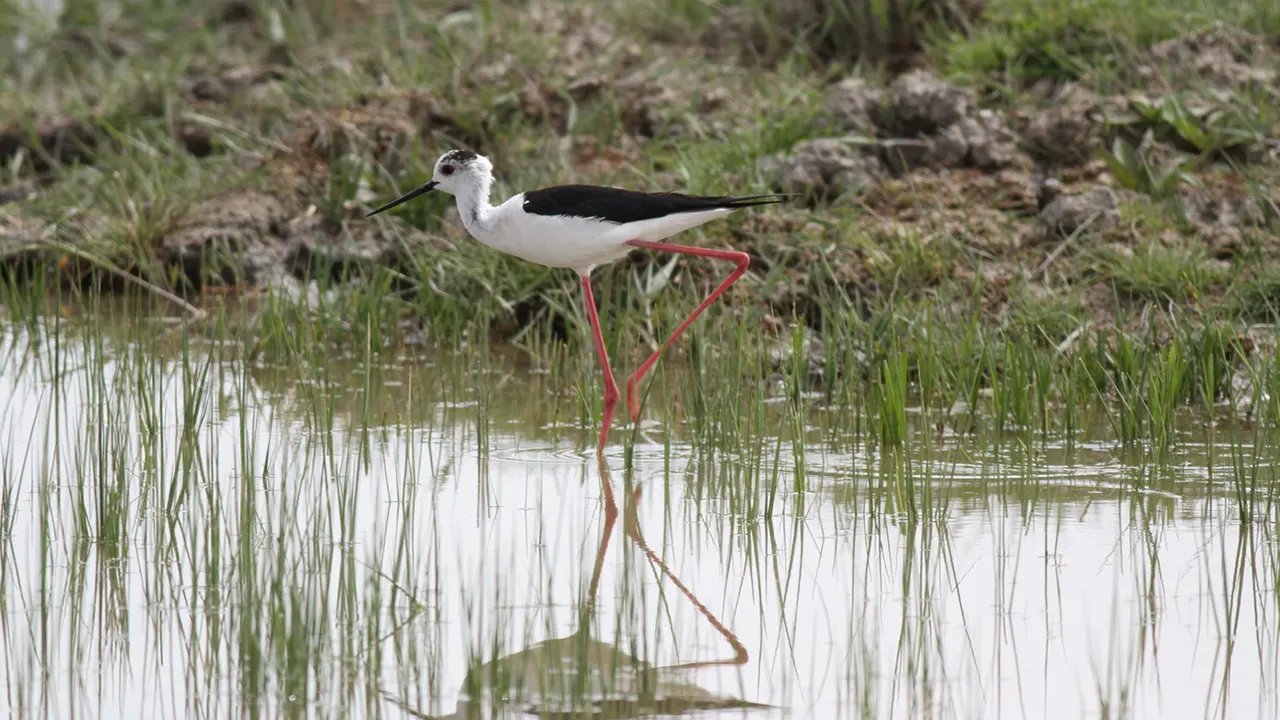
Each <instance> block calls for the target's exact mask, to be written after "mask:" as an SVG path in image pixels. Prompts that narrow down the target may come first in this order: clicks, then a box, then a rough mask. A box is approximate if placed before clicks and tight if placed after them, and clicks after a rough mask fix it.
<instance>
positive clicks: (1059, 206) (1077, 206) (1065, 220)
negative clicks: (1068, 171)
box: [1040, 187, 1120, 236]
mask: <svg viewBox="0 0 1280 720" xmlns="http://www.w3.org/2000/svg"><path fill="white" fill-rule="evenodd" d="M1040 220H1041V221H1042V222H1043V223H1044V224H1045V225H1046V226H1047V227H1048V228H1049V230H1050V231H1052V232H1056V233H1058V234H1060V235H1063V236H1068V235H1072V234H1074V233H1076V232H1078V231H1081V230H1087V231H1088V232H1089V233H1097V232H1102V231H1104V230H1108V229H1110V228H1112V227H1115V226H1116V224H1117V223H1119V222H1120V212H1119V210H1117V208H1116V196H1115V193H1113V192H1111V190H1109V189H1107V188H1103V187H1099V188H1094V189H1092V190H1088V191H1086V192H1083V193H1080V194H1078V195H1059V196H1058V197H1056V198H1054V200H1053V201H1051V202H1050V203H1049V204H1048V205H1046V206H1045V207H1044V209H1043V210H1041V211H1040Z"/></svg>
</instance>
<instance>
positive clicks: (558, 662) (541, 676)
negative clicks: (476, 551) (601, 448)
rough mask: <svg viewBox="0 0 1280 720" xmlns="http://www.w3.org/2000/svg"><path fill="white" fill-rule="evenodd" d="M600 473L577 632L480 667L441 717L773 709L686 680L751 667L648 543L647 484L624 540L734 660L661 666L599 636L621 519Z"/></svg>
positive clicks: (471, 719) (603, 470)
mask: <svg viewBox="0 0 1280 720" xmlns="http://www.w3.org/2000/svg"><path fill="white" fill-rule="evenodd" d="M598 471H599V473H600V486H601V494H602V499H603V502H604V506H605V517H604V527H603V530H602V532H601V536H600V544H599V547H598V549H597V550H596V557H595V564H594V566H593V568H592V571H591V581H590V584H589V585H588V587H587V597H586V599H585V602H583V604H582V607H581V610H580V612H579V616H578V629H577V631H576V632H574V633H573V634H572V635H569V636H567V637H560V638H552V639H550V640H545V641H543V642H540V643H537V644H536V645H532V646H530V647H528V648H525V649H524V650H521V651H519V652H516V653H512V654H510V655H506V656H503V657H500V658H498V659H497V660H493V661H491V662H488V663H485V664H483V665H479V666H476V667H473V668H472V669H471V671H470V672H468V673H467V676H466V679H465V680H464V681H463V693H462V697H461V698H460V699H459V701H458V706H457V709H456V710H455V711H454V713H453V714H451V715H445V716H438V720H444V718H457V719H459V720H462V719H464V718H465V719H466V720H479V719H480V718H500V717H508V716H511V715H514V714H522V713H527V714H531V715H536V716H539V717H544V718H564V719H565V720H568V719H570V718H572V719H573V720H587V719H591V720H597V719H598V720H612V719H618V720H620V719H621V718H635V717H642V716H653V715H679V714H683V713H690V712H695V711H701V710H717V709H719V710H727V709H751V708H767V707H769V706H767V705H761V704H757V703H753V702H749V701H747V700H744V699H741V698H735V697H730V696H722V695H716V694H714V693H712V692H710V691H708V690H706V689H704V688H701V687H699V686H697V685H695V684H693V683H690V682H687V681H686V680H683V679H682V676H683V675H685V674H686V672H687V671H690V670H695V669H699V668H709V667H717V666H735V665H737V666H741V665H745V664H746V663H747V660H748V655H747V649H746V648H745V647H743V645H742V643H741V642H740V641H739V640H738V638H737V636H735V635H734V634H733V632H732V631H731V630H730V629H729V628H727V627H725V625H724V623H722V622H720V620H719V618H717V617H716V616H715V615H714V614H713V613H712V612H711V611H710V610H709V609H707V607H706V605H704V604H703V603H702V602H701V601H700V600H698V598H697V597H695V596H694V594H693V592H692V591H690V590H689V588H688V586H686V585H685V584H684V583H683V582H681V580H680V578H678V577H676V576H675V574H674V573H673V572H672V571H671V569H670V568H669V567H667V564H666V563H665V562H663V560H662V558H661V557H659V556H658V554H657V553H656V552H654V551H653V550H652V549H651V548H650V547H649V545H648V544H647V543H646V542H645V539H644V535H643V534H642V533H641V531H640V523H639V517H638V513H637V505H638V503H639V500H640V494H641V486H640V485H636V486H635V488H634V489H633V490H632V491H631V494H630V497H629V498H628V499H627V501H626V502H625V504H624V507H623V534H625V535H626V537H627V539H628V540H630V541H631V542H633V543H635V545H636V546H637V547H638V548H640V550H641V551H642V552H643V553H644V554H645V557H646V558H648V560H649V562H650V563H651V564H652V565H653V566H654V567H655V568H657V570H658V571H659V572H660V573H661V574H662V576H663V577H664V578H666V579H667V580H669V581H670V582H671V583H672V584H673V585H675V586H676V588H677V589H679V591H680V593H681V595H683V596H684V597H685V599H687V600H688V601H689V602H690V603H692V605H693V607H694V608H696V609H697V611H698V613H699V614H700V615H701V616H702V617H703V619H705V620H706V621H707V622H708V623H710V625H711V626H712V627H713V628H715V630H716V632H717V633H719V634H720V636H721V637H723V638H724V640H725V641H726V642H727V643H728V645H729V647H730V649H731V650H732V655H731V656H729V657H726V658H723V659H718V660H700V661H696V662H688V663H681V664H678V665H669V666H664V667H655V666H653V665H652V664H650V663H648V662H646V661H644V660H641V659H640V658H638V657H636V656H635V655H632V654H631V653H628V652H627V651H625V650H623V649H621V648H619V647H617V646H616V645H611V644H609V643H606V642H602V641H600V640H597V639H595V638H593V637H591V635H590V626H591V617H592V615H593V614H594V612H595V609H596V595H597V592H598V591H599V586H600V575H601V571H602V569H603V567H604V560H605V555H606V553H607V552H608V549H609V542H610V540H611V539H612V537H613V530H614V527H615V526H616V524H617V520H618V507H617V504H616V502H615V500H614V493H613V484H612V480H611V477H610V474H609V469H608V466H607V465H605V463H604V460H603V459H600V460H599V461H598ZM397 704H399V703H397ZM401 708H402V709H404V710H406V711H407V712H410V713H411V714H413V715H415V716H417V717H422V718H427V717H430V716H427V715H422V714H419V713H417V712H414V711H413V710H411V709H409V708H407V707H405V706H403V705H401Z"/></svg>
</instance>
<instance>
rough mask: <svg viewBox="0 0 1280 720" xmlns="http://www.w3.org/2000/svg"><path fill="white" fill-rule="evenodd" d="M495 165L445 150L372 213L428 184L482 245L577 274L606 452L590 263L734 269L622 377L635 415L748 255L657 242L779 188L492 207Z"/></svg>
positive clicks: (611, 393)
mask: <svg viewBox="0 0 1280 720" xmlns="http://www.w3.org/2000/svg"><path fill="white" fill-rule="evenodd" d="M492 186H493V164H492V163H490V162H489V159H488V158H486V157H484V156H483V155H477V154H476V153H473V152H471V151H469V150H452V151H450V152H447V153H445V154H444V155H442V156H440V159H439V160H437V161H436V166H435V171H434V172H433V173H432V176H431V180H430V181H429V182H427V183H425V184H423V185H420V186H419V187H417V188H415V189H413V190H410V191H409V192H407V193H405V194H404V195H401V196H400V197H398V198H396V199H395V200H392V201H391V202H389V203H387V204H386V205H383V206H382V207H380V208H378V209H377V210H374V211H373V212H371V213H369V215H376V214H378V213H380V212H382V211H383V210H390V209H391V208H393V207H395V206H397V205H399V204H401V203H403V202H406V201H409V200H412V199H413V198H416V197H418V196H419V195H424V194H426V193H428V192H430V191H432V190H436V189H439V190H443V191H444V192H447V193H450V194H451V195H453V196H454V197H455V198H456V199H457V201H458V212H459V213H460V214H461V216H462V224H463V225H465V226H466V228H467V232H469V233H471V235H472V237H474V238H475V239H476V240H479V241H480V242H481V243H484V244H485V245H488V246H489V247H491V248H493V249H495V250H498V251H501V252H504V253H508V254H511V255H515V256H516V257H519V258H523V259H525V260H528V261H530V262H535V263H538V264H540V265H547V266H550V267H557V268H569V269H570V270H573V271H574V272H576V273H578V277H579V278H580V279H581V282H582V293H583V297H584V300H585V302H586V308H587V319H588V320H589V321H590V322H591V332H592V336H593V339H594V341H595V346H596V352H597V353H598V354H599V356H600V365H601V372H602V374H603V375H604V416H603V418H602V419H601V428H600V440H599V444H598V449H599V450H600V451H603V450H604V445H605V441H606V440H607V439H608V437H609V428H610V426H611V425H612V422H613V411H614V407H615V406H616V405H617V402H618V384H617V382H615V381H614V379H613V370H612V369H611V367H610V365H609V355H608V353H607V352H606V351H605V347H604V336H603V335H602V334H601V332H600V318H599V317H598V316H597V314H596V302H595V297H594V295H593V294H592V292H591V270H592V269H593V268H595V267H596V266H597V265H602V264H604V263H610V262H614V261H616V260H620V259H622V258H623V257H625V256H626V255H627V254H628V253H630V252H631V251H632V250H635V249H636V248H645V249H647V250H655V251H660V252H673V253H683V254H686V255H701V256H703V257H710V258H716V259H718V260H728V261H730V262H733V263H734V264H735V265H736V266H737V267H736V268H735V269H734V271H733V272H732V273H730V274H729V277H727V278H725V279H724V281H723V282H721V283H720V285H719V286H718V287H716V289H715V290H713V291H711V294H710V295H708V296H707V297H706V298H705V299H704V300H703V301H702V302H701V303H700V304H699V305H698V307H697V308H695V309H694V311H693V312H692V313H690V314H689V317H688V318H686V319H685V321H684V322H682V323H680V325H679V327H677V328H676V330H675V332H673V333H671V336H670V337H669V338H667V341H666V342H665V343H663V344H662V346H661V347H660V348H658V349H657V350H656V351H654V353H653V354H652V355H650V356H649V357H648V359H646V360H645V361H644V362H643V363H641V364H640V367H639V368H637V369H636V371H635V372H633V373H632V374H631V375H630V376H629V377H628V378H627V411H628V413H629V414H630V416H631V420H632V422H634V421H635V420H637V419H638V418H639V417H640V404H639V401H638V399H637V396H636V386H637V383H639V382H640V380H641V379H643V378H644V376H645V374H646V373H648V372H649V370H650V369H652V368H653V365H654V363H656V362H657V361H658V358H659V357H661V355H662V352H663V350H665V349H666V348H667V347H670V346H671V344H672V343H674V342H675V341H676V340H677V339H679V337H680V336H681V335H682V334H683V333H684V331H685V329H686V328H688V327H689V325H690V324H692V323H693V321H694V320H696V319H697V318H698V316H699V315H701V314H702V312H703V311H704V310H706V309H707V307H709V306H710V305H711V303H713V302H715V299H716V298H718V297H720V295H721V294H723V293H724V291H725V290H727V289H729V286H730V285H732V284H733V283H734V282H736V281H737V280H738V278H740V277H742V275H743V273H745V272H746V271H747V266H748V265H749V264H750V259H749V258H748V256H747V254H746V253H744V252H739V251H737V250H714V249H711V248H700V247H691V246H687V245H674V244H671V243H664V242H660V241H661V240H664V239H666V238H669V237H671V236H672V235H675V234H676V233H679V232H682V231H684V230H688V229H690V228H693V227H697V226H698V225H701V224H703V223H706V222H710V221H711V220H715V219H716V218H719V217H723V216H724V215H727V214H729V213H730V212H732V211H734V210H737V209H739V208H744V207H751V206H753V205H765V204H768V203H776V202H781V201H782V200H783V199H784V196H780V195H747V196H740V197H733V196H727V195H725V196H697V195H681V194H679V193H645V192H635V191H632V190H620V189H618V188H610V187H597V186H593V185H561V186H557V187H549V188H544V189H542V190H531V191H529V192H523V193H519V194H517V195H514V196H512V197H511V198H509V199H508V200H507V201H506V202H504V203H502V204H501V205H498V206H496V207H494V206H493V205H491V204H490V203H489V191H490V188H491V187H492Z"/></svg>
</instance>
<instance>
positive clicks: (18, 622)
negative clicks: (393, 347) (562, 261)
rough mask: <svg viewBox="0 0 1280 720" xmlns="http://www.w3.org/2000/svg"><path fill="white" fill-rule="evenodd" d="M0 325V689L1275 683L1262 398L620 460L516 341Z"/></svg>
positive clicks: (880, 694)
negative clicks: (1028, 427)
mask: <svg viewBox="0 0 1280 720" xmlns="http://www.w3.org/2000/svg"><path fill="white" fill-rule="evenodd" d="M50 327H61V329H59V330H57V331H56V332H53V331H52V330H50V329H49V328H50ZM4 333H5V338H4V343H3V354H2V355H0V472H3V475H4V478H5V481H4V485H3V493H4V494H3V498H0V499H2V501H3V504H2V509H3V516H2V517H0V521H2V522H3V526H2V528H0V529H2V530H3V533H2V537H3V554H2V555H0V563H2V567H0V612H2V614H0V617H3V646H4V647H3V655H4V664H3V685H4V692H3V694H0V713H3V714H6V715H7V716H13V717H57V718H62V717H85V718H141V717H228V716H262V717H276V716H281V715H289V716H307V717H388V718H398V717H418V718H420V717H524V716H527V715H530V714H533V713H539V714H541V715H543V716H551V717H631V716H638V715H645V716H652V715H655V714H658V715H661V714H668V715H689V716H696V717H752V718H767V717H830V718H841V717H884V718H895V717H903V718H906V717H939V718H942V717H945V718H990V717H1033V718H1078V717H1198V716H1205V717H1224V718H1227V717H1229V718H1248V717H1259V718H1270V717H1275V716H1276V715H1277V713H1280V701H1277V696H1278V694H1277V691H1278V687H1277V676H1278V673H1280V670H1278V667H1277V666H1278V664H1280V663H1278V661H1277V657H1278V656H1280V652H1278V650H1280V648H1278V647H1277V631H1278V628H1280V624H1278V622H1277V621H1278V616H1277V565H1278V561H1277V557H1278V555H1280V550H1278V549H1277V544H1276V539H1275V531H1276V515H1275V513H1274V511H1273V510H1270V508H1272V507H1274V501H1273V496H1272V494H1271V493H1272V492H1273V490H1274V488H1275V487H1276V482H1275V477H1274V469H1273V464H1274V459H1275V447H1276V445H1275V444H1274V443H1273V442H1272V438H1271V436H1270V434H1268V433H1258V432H1255V431H1254V430H1255V429H1253V428H1250V427H1248V426H1247V425H1245V424H1243V423H1235V422H1231V423H1227V422H1222V421H1219V422H1217V423H1210V422H1209V421H1208V419H1206V418H1202V417H1195V416H1188V417H1186V418H1184V422H1183V424H1182V426H1181V429H1180V431H1179V434H1178V437H1177V442H1176V443H1175V444H1174V446H1173V449H1172V450H1170V451H1169V453H1168V454H1167V455H1165V456H1163V457H1158V458H1155V457H1154V456H1153V455H1152V453H1150V452H1144V451H1143V449H1142V448H1136V449H1135V448H1126V447H1124V446H1122V445H1121V444H1120V443H1118V442H1116V441H1114V440H1112V439H1110V438H1108V437H1107V434H1106V432H1104V431H1101V430H1093V431H1089V432H1084V433H1081V434H1079V435H1078V436H1074V437H1043V436H1040V435H1010V436H1008V437H1006V438H1003V439H1001V440H1000V441H999V442H992V439H991V435H990V433H979V434H973V433H966V432H952V431H950V430H948V429H947V428H945V427H944V428H943V431H942V432H929V431H921V432H916V433H914V435H913V438H914V439H913V440H912V441H911V442H909V443H908V444H907V445H906V446H905V447H903V448H901V449H899V450H896V451H885V450H882V449H880V448H878V447H877V446H876V444H875V443H871V442H851V441H850V440H849V439H848V438H835V437H830V436H824V435H828V434H827V431H819V430H817V429H815V428H817V427H823V424H822V423H820V422H817V421H816V420H815V421H814V422H813V423H812V425H811V426H809V427H808V428H807V429H806V430H805V431H803V432H802V433H800V436H799V440H800V441H799V442H797V437H796V436H795V434H793V433H788V435H787V437H786V438H785V439H784V438H780V437H774V436H770V435H768V434H765V435H761V436H757V437H752V438H751V439H750V441H751V442H750V444H749V446H744V447H739V448H709V447H700V446H698V445H695V444H693V443H690V442H689V441H688V440H686V439H684V438H686V437H687V436H688V433H685V432H683V431H682V427H681V426H680V424H679V423H677V422H676V420H671V423H672V424H673V425H674V427H671V428H667V427H666V422H665V418H666V417H668V414H667V413H665V412H661V411H657V410H654V411H651V412H650V413H649V415H650V417H649V418H648V419H647V421H646V423H645V425H644V426H643V429H644V432H643V433H639V434H637V435H636V436H635V443H634V446H633V447H632V452H631V453H630V455H629V456H628V453H627V451H626V449H625V445H626V443H627V442H628V438H629V437H630V436H629V435H628V433H627V432H615V435H614V445H613V446H612V447H611V448H610V450H609V452H608V454H607V456H606V457H605V458H604V461H605V462H604V465H603V466H601V464H599V463H598V462H597V458H596V457H595V453H594V452H593V451H592V450H590V448H591V446H592V445H593V439H594V430H593V428H591V427H590V422H589V417H586V418H585V419H584V416H583V412H584V408H586V407H587V406H586V405H585V404H584V402H583V401H582V398H581V396H580V394H579V393H580V392H584V393H590V397H594V394H595V387H594V385H590V386H586V387H579V384H578V381H577V380H576V379H575V378H571V377H563V375H566V373H560V372H555V371H552V372H530V371H529V370H528V369H527V368H522V367H521V365H522V363H519V362H516V361H515V360H514V359H513V358H518V357H519V354H518V353H516V354H510V353H504V352H496V351H495V352H490V351H488V350H484V349H481V348H469V349H464V350H457V351H454V350H438V351H434V352H426V351H424V352H422V353H418V354H413V355H403V356H399V357H390V358H384V359H381V360H378V361H376V362H375V363H372V364H371V363H366V362H364V361H362V360H361V359H360V358H359V357H358V356H359V353H358V352H356V353H355V354H356V355H357V357H355V358H340V357H339V358H333V359H332V360H330V361H328V362H325V363H319V364H317V363H308V362H299V363H278V364H268V363H264V362H262V361H260V360H258V359H254V356H253V353H252V352H250V351H249V350H248V349H246V348H240V347H237V346H232V345H228V344H208V343H199V342H195V341H191V340H186V339H184V338H183V337H182V334H181V333H180V332H164V333H161V334H160V335H157V336H147V337H146V339H145V341H140V340H139V339H138V338H137V337H123V338H122V337H116V336H113V335H112V334H111V333H108V332H96V331H93V330H91V329H85V328H73V327H71V326H66V325H65V324H57V325H54V324H52V323H51V324H50V325H49V327H46V329H45V330H44V331H43V332H42V333H41V334H40V337H39V338H35V337H33V336H32V335H31V334H30V331H28V330H25V329H20V328H17V327H10V328H7V329H6V330H4ZM157 338H159V339H157ZM246 358H249V359H246ZM668 373H669V374H670V376H672V377H678V376H679V373H680V371H679V370H678V369H673V370H668ZM683 382H684V381H678V382H673V383H671V388H670V389H669V390H668V389H666V388H662V389H660V390H655V393H668V394H669V397H673V398H676V399H674V400H670V402H672V403H678V402H679V399H678V397H676V396H678V395H679V394H680V392H681V389H682V388H684V387H686V385H685V384H683ZM820 402H821V401H820V400H817V399H815V400H813V402H812V405H813V408H812V412H813V413H814V415H815V417H816V416H818V415H820V414H821V413H822V410H821V408H820ZM783 405H785V403H773V402H772V401H770V402H769V403H768V407H770V408H775V407H777V408H779V409H778V412H780V413H781V412H784V410H782V409H781V407H782V406H783ZM771 412H772V410H771ZM687 413H688V411H683V412H682V413H671V414H670V417H673V418H675V417H681V416H685V415H687ZM785 425H786V423H781V422H780V423H778V425H777V426H778V427H784V426H785ZM925 427H929V425H928V424H926V425H925ZM799 456H802V459H799ZM1249 478H1252V479H1249ZM602 481H603V482H605V483H608V487H609V488H611V491H612V492H613V493H614V494H615V497H616V498H617V503H618V505H619V507H620V508H621V512H620V514H619V515H618V516H617V517H616V518H612V517H611V516H610V514H609V513H608V512H607V511H606V504H605V503H604V502H603V501H602V496H603V495H604V494H605V492H606V491H605V490H604V487H605V486H604V485H602ZM1242 503H1247V507H1248V511H1247V512H1242V510H1241V508H1242Z"/></svg>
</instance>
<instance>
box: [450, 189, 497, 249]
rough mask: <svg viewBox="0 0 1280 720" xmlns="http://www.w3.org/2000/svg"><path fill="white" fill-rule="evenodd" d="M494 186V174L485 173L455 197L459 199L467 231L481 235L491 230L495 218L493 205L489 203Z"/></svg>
mask: <svg viewBox="0 0 1280 720" xmlns="http://www.w3.org/2000/svg"><path fill="white" fill-rule="evenodd" d="M492 186H493V176H491V175H488V174H485V175H484V176H482V177H481V178H480V180H479V182H477V183H475V184H474V185H470V186H468V187H467V188H466V189H465V190H463V191H462V192H459V193H458V194H457V195H456V196H455V197H456V198H457V201H458V214H459V215H461V216H462V224H463V225H465V226H466V227H467V232H469V233H471V234H472V235H474V236H476V237H480V236H481V235H483V234H485V232H486V231H487V230H489V225H490V224H491V221H492V220H493V206H492V205H490V204H489V192H490V188H491V187H492Z"/></svg>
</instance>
